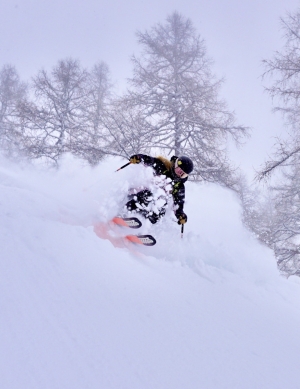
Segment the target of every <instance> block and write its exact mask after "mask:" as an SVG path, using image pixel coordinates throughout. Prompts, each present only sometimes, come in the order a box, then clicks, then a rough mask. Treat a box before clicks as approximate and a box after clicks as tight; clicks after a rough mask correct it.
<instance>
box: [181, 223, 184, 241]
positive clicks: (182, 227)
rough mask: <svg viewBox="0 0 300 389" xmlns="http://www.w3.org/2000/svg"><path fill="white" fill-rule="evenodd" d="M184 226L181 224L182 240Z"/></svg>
mask: <svg viewBox="0 0 300 389" xmlns="http://www.w3.org/2000/svg"><path fill="white" fill-rule="evenodd" d="M183 230H184V224H181V238H183Z"/></svg>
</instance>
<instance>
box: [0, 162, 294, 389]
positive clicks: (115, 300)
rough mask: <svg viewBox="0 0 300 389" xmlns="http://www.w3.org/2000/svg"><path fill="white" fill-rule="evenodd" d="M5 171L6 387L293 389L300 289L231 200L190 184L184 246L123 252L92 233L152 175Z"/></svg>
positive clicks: (166, 234)
mask: <svg viewBox="0 0 300 389" xmlns="http://www.w3.org/2000/svg"><path fill="white" fill-rule="evenodd" d="M122 163H124V162H123V161H120V160H118V159H111V160H110V161H108V162H106V163H103V164H101V165H100V166H99V167H97V168H95V169H91V168H88V167H85V166H82V165H81V164H80V163H79V162H78V161H75V160H73V159H71V158H67V159H66V160H65V162H64V164H63V168H62V169H61V170H60V171H58V172H54V171H48V172H47V171H43V170H41V169H40V170H39V169H37V168H32V167H23V168H21V167H17V166H11V165H10V164H8V162H6V161H5V160H2V161H1V167H0V215H1V217H0V247H1V251H0V266H1V268H0V309H1V316H0V342H1V343H0V344H1V348H0V358H1V360H0V382H1V388H5V389H99V388H100V389H166V388H171V389H199V388H203V389H225V388H226V389H235V388H237V389H254V388H255V389H256V388H263V389H283V388H285V389H296V388H300V383H299V377H298V376H299V358H300V339H299V328H300V310H299V308H300V298H299V297H300V296H299V295H300V282H299V279H297V278H290V279H289V280H286V279H284V278H282V277H280V276H279V274H278V272H277V269H276V264H275V260H274V258H273V256H272V253H271V252H270V251H269V250H267V249H266V248H264V247H262V246H261V245H259V244H258V243H257V242H256V241H255V240H254V239H253V238H252V237H251V235H250V234H249V232H247V231H246V230H245V229H244V228H243V226H242V225H241V222H240V208H239V204H238V202H237V200H236V199H235V197H234V196H233V195H232V194H231V193H230V192H229V191H226V190H224V189H220V188H218V187H216V186H213V185H203V186H199V185H195V184H193V183H189V184H188V185H187V204H186V212H187V214H188V216H189V221H188V223H187V224H186V227H185V232H184V238H183V239H181V238H180V228H179V226H177V224H176V223H174V222H173V221H172V217H171V214H170V212H169V213H168V215H167V216H166V218H165V220H164V222H162V223H160V224H159V225H158V226H155V228H154V227H152V226H148V225H147V223H145V227H144V230H145V231H150V232H151V233H153V234H154V235H155V236H156V237H157V239H158V244H157V246H155V247H152V248H144V249H143V250H140V253H141V254H140V255H137V254H133V253H132V252H131V251H130V250H129V249H127V248H124V249H118V248H115V247H113V246H112V244H111V243H110V242H109V241H108V240H101V239H99V238H98V237H97V236H96V235H95V234H94V232H93V228H92V224H93V222H94V221H99V220H105V219H106V218H109V217H110V216H112V215H114V213H116V212H118V211H119V209H118V204H119V203H120V201H122V200H123V199H124V194H125V193H126V191H127V190H128V188H129V187H132V186H133V185H140V184H141V183H142V182H143V181H145V180H146V181H147V180H148V179H149V177H150V172H149V169H145V168H143V167H142V166H130V167H128V168H126V169H124V170H122V171H120V172H118V173H114V170H116V169H117V168H118V167H119V166H120V165H122Z"/></svg>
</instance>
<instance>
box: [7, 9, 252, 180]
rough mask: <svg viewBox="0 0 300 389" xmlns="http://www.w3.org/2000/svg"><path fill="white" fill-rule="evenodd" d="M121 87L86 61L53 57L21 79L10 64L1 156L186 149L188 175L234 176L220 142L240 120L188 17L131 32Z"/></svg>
mask: <svg viewBox="0 0 300 389" xmlns="http://www.w3.org/2000/svg"><path fill="white" fill-rule="evenodd" d="M137 39H138V43H139V44H140V46H141V55H140V57H136V56H133V57H132V65H133V76H132V78H131V79H130V80H129V82H128V88H127V91H126V92H125V93H124V94H123V95H121V96H117V95H116V94H115V93H113V87H112V82H111V80H110V73H109V68H108V66H107V65H106V64H105V63H99V64H96V65H95V66H94V68H92V69H91V70H87V69H84V68H82V66H81V65H80V62H79V61H78V60H74V59H72V58H68V59H63V60H60V61H58V63H57V64H56V65H55V66H54V67H53V68H52V69H51V70H50V71H47V70H45V69H42V70H40V71H39V72H38V73H37V75H36V76H34V77H33V78H32V80H31V81H30V82H29V83H27V84H25V83H23V82H21V81H20V79H19V76H18V74H17V71H16V69H15V68H14V67H13V66H11V65H5V66H4V67H3V68H2V69H1V70H0V147H1V149H2V152H3V153H5V154H6V155H7V156H9V157H13V158H16V157H17V156H19V157H20V156H23V157H26V158H29V159H40V160H43V161H48V162H51V163H54V164H59V162H60V158H61V156H62V155H63V154H64V153H66V152H68V153H72V154H74V155H76V156H78V157H80V158H83V159H85V160H87V161H88V162H89V163H90V164H92V165H95V164H97V163H98V162H99V161H101V160H102V159H103V158H104V157H105V156H108V155H116V156H117V155H118V156H123V157H126V158H128V157H129V156H130V155H132V154H134V153H137V152H145V153H151V152H154V151H155V152H157V153H161V154H163V155H165V156H171V155H174V154H175V155H179V154H187V155H189V156H190V157H191V158H192V159H193V160H194V161H195V166H196V172H195V175H194V178H195V179H198V180H205V181H212V182H219V183H221V184H222V185H225V186H228V187H232V188H233V187H234V186H235V185H236V183H237V177H238V175H237V174H236V171H235V168H234V167H233V166H232V165H231V163H230V161H229V157H228V155H227V151H226V142H227V139H228V138H231V139H233V140H234V141H235V142H236V143H237V144H239V143H241V142H242V139H243V138H244V137H245V136H247V133H248V131H247V128H246V127H244V126H242V125H237V124H236V123H235V117H234V114H233V113H232V112H230V111H229V110H228V108H227V106H226V102H225V101H223V100H222V99H221V98H220V97H219V91H220V87H221V85H222V83H223V80H222V79H218V78H217V77H216V76H215V75H214V74H213V72H212V60H211V59H210V58H209V57H208V55H207V49H206V46H205V42H204V40H203V39H202V38H201V37H200V35H199V34H197V32H196V30H195V28H194V26H193V24H192V22H191V21H190V20H189V19H187V18H185V17H183V16H182V15H180V14H179V13H177V12H174V13H173V14H171V15H170V16H168V18H167V19H166V21H165V23H164V24H157V25H155V26H154V27H153V28H152V29H150V30H149V31H146V32H138V33H137Z"/></svg>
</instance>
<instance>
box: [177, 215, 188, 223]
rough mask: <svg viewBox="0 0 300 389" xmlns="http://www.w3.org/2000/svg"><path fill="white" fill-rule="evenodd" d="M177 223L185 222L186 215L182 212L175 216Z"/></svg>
mask: <svg viewBox="0 0 300 389" xmlns="http://www.w3.org/2000/svg"><path fill="white" fill-rule="evenodd" d="M177 219H178V222H177V223H178V224H185V223H186V222H187V216H186V214H185V213H184V212H182V213H181V214H180V215H178V216H177Z"/></svg>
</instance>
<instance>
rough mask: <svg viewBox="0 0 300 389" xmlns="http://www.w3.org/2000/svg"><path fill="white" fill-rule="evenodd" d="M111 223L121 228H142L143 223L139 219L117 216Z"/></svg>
mask: <svg viewBox="0 0 300 389" xmlns="http://www.w3.org/2000/svg"><path fill="white" fill-rule="evenodd" d="M111 221H112V222H113V223H114V224H117V225H118V226H121V227H129V228H140V227H141V226H142V222H141V221H140V220H139V219H138V218H137V217H119V216H116V217H114V218H113V219H112V220H111Z"/></svg>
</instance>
